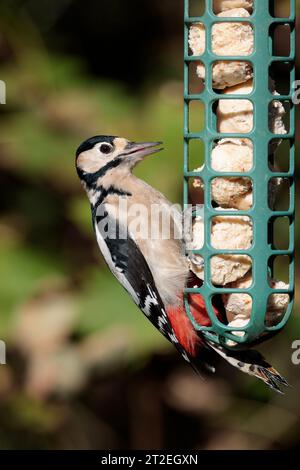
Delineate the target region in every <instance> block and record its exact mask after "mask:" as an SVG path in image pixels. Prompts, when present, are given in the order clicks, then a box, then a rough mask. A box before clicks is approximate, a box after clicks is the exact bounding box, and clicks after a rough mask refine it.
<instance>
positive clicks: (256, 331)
mask: <svg viewBox="0 0 300 470" xmlns="http://www.w3.org/2000/svg"><path fill="white" fill-rule="evenodd" d="M190 3H191V2H190V0H185V12H184V23H185V37H184V64H185V65H184V180H185V181H184V207H185V208H187V207H189V204H190V200H189V181H190V180H191V178H195V177H198V178H201V180H202V182H203V188H204V209H203V214H202V216H203V220H204V245H203V247H202V248H201V249H199V250H192V253H193V254H194V255H199V256H200V255H201V257H202V259H203V263H204V279H203V285H202V286H201V287H200V288H188V289H186V301H185V303H186V311H187V314H188V315H189V317H190V319H191V321H192V322H193V324H194V326H195V328H196V329H197V330H199V331H201V332H202V333H203V334H204V335H205V336H206V338H207V339H209V340H210V341H213V342H215V343H218V344H222V345H224V344H226V345H228V341H229V340H231V341H234V342H235V343H237V347H240V348H241V347H243V346H246V345H247V346H249V345H252V344H254V343H256V342H258V341H260V340H262V339H265V338H266V337H268V336H272V335H274V334H276V333H278V332H279V331H280V330H281V329H282V328H283V327H284V326H285V325H286V323H287V321H288V319H289V317H290V315H291V312H292V308H293V297H294V215H295V181H294V160H295V141H294V137H295V108H294V105H293V100H292V98H293V96H292V91H291V90H292V89H293V86H292V84H293V82H294V80H295V1H294V0H291V2H290V17H289V18H278V17H275V15H274V5H273V2H271V1H269V0H254V2H253V3H254V7H253V11H252V12H250V16H249V17H247V18H244V17H243V18H241V17H226V16H225V14H222V16H217V15H216V14H215V13H214V10H213V0H206V2H205V11H204V13H203V15H202V16H200V17H192V16H190ZM199 5H200V0H199ZM199 8H200V6H199ZM220 22H223V23H227V24H228V23H239V22H244V23H245V22H246V23H247V24H249V25H251V28H252V29H253V38H254V46H253V52H252V53H251V54H250V55H247V56H245V55H240V56H231V55H226V56H223V55H216V54H215V53H214V52H213V51H214V48H213V41H212V29H213V27H214V25H216V24H220ZM199 23H201V24H202V25H203V27H204V28H205V49H204V52H203V54H202V55H192V52H191V51H190V49H189V31H190V28H191V26H192V25H193V24H199ZM282 25H286V26H285V28H288V30H289V32H290V54H289V56H278V55H275V50H274V37H275V36H274V35H275V30H276V29H277V28H279V29H280V28H281V27H282ZM217 61H240V62H243V63H245V62H247V63H248V64H249V66H250V68H251V67H252V70H253V87H252V91H251V92H250V93H249V94H235V95H234V100H240V99H243V100H249V102H251V103H252V105H253V126H252V130H251V131H250V132H246V133H244V132H242V133H241V132H239V133H231V132H230V133H228V132H226V133H225V132H220V131H219V130H218V122H217V115H216V106H217V104H218V102H219V100H220V98H221V99H222V100H230V99H233V96H232V94H230V93H224V90H217V89H216V87H214V88H213V66H214V64H215V63H216V62H217ZM192 62H196V64H199V63H200V62H201V63H202V64H203V66H204V68H203V71H204V70H205V86H204V87H203V89H202V91H200V92H199V93H197V94H190V87H189V83H190V74H191V73H195V72H193V71H192V70H191V67H190V65H191V63H192ZM278 62H280V64H279V66H281V65H282V64H283V65H285V66H287V67H288V70H289V77H290V88H289V90H290V91H289V92H288V94H279V95H276V100H278V102H281V103H282V104H283V105H284V107H285V108H286V109H287V108H288V111H287V116H288V118H289V128H288V129H287V132H286V133H285V134H282V135H280V136H279V135H278V134H274V133H273V130H272V131H271V129H270V123H269V120H270V117H269V112H270V106H271V104H272V103H273V102H274V94H273V93H272V91H271V89H270V84H269V77H270V70H271V68H272V66H273V65H274V64H275V63H278ZM275 65H278V64H275ZM199 80H200V79H199ZM194 101H198V102H199V101H200V102H201V103H202V105H203V108H204V110H205V123H204V129H203V130H202V131H201V132H190V125H189V121H190V106H191V103H192V102H194ZM200 121H201V116H199V122H200ZM233 138H234V139H249V140H250V141H251V142H252V144H253V165H252V168H251V169H250V170H249V171H245V172H243V173H241V172H230V173H228V172H220V171H216V170H214V169H213V167H212V164H211V154H212V150H213V148H214V146H215V145H216V142H218V141H220V139H233ZM274 139H278V140H279V139H282V142H283V144H281V145H285V144H289V145H288V147H289V150H288V151H287V152H286V155H285V158H286V159H287V160H289V169H288V171H281V170H280V169H278V168H277V167H273V168H272V167H271V165H270V161H271V157H270V148H271V145H272V142H274ZM192 140H200V141H201V142H202V145H203V146H204V149H205V160H204V161H205V164H204V166H203V167H202V168H201V170H199V171H196V172H195V171H191V169H190V167H189V152H190V143H191V141H192ZM285 148H286V147H285ZM241 176H242V177H243V178H247V179H249V180H251V182H252V193H253V196H252V197H253V200H252V205H251V207H250V208H249V209H247V210H239V209H238V210H237V209H235V210H231V209H230V208H226V209H225V208H224V207H223V208H220V207H218V208H217V207H216V204H214V203H213V201H212V196H211V194H212V193H211V191H212V189H211V188H212V182H213V180H214V179H215V178H216V177H218V178H220V177H225V178H228V177H230V178H239V177H241ZM274 178H278V179H279V178H282V179H284V180H285V181H287V182H288V185H289V207H288V208H287V209H286V210H280V211H279V210H276V209H275V208H273V207H270V203H269V197H270V184H271V181H274ZM277 181H278V180H277ZM195 215H197V214H196V213H195ZM230 215H233V216H247V217H249V218H250V219H251V221H252V227H253V237H252V238H253V240H252V244H251V245H250V247H249V248H248V249H243V250H241V249H238V250H237V249H231V250H228V249H227V250H226V249H216V248H214V246H212V243H211V230H212V223H213V219H214V218H215V217H216V216H218V217H220V216H225V217H229V216H230ZM280 218H284V219H285V220H287V221H288V229H287V230H289V246H288V247H287V248H286V249H277V248H276V243H275V241H274V224H275V223H276V221H277V220H278V219H280ZM217 255H219V256H226V255H230V256H232V255H237V256H244V255H247V256H249V257H250V259H251V265H252V268H251V269H252V284H251V286H250V287H248V288H242V289H240V288H239V289H237V288H233V287H228V285H227V286H226V285H225V286H220V285H216V283H213V282H212V277H211V263H212V259H213V257H214V256H217ZM283 258H284V259H285V260H286V259H288V262H289V268H288V270H289V279H288V286H286V288H284V289H278V288H275V289H274V286H273V285H272V283H270V277H272V276H273V275H274V264H275V260H277V261H276V262H280V260H281V259H283ZM189 293H194V294H201V295H202V296H203V298H204V299H205V302H206V308H207V311H208V314H209V317H210V320H211V326H202V325H200V324H198V323H197V322H196V320H195V318H193V316H192V314H191V311H190V307H189V302H188V294H189ZM233 293H239V294H248V295H249V296H250V297H251V299H252V310H251V316H250V319H249V321H248V323H247V324H246V325H245V326H243V327H240V328H238V327H232V326H229V325H228V324H226V323H225V322H224V323H222V322H221V321H219V320H218V319H217V318H216V316H215V314H214V309H213V304H212V302H213V298H214V296H220V295H223V294H225V295H226V294H233ZM274 294H287V296H288V299H289V302H288V307H287V309H286V311H285V312H284V314H283V315H282V317H281V318H280V321H278V322H277V323H276V324H274V325H269V324H268V323H267V322H266V314H267V308H268V302H269V299H270V296H272V295H274ZM233 331H234V332H239V331H241V332H243V335H240V336H237V335H236V334H233Z"/></svg>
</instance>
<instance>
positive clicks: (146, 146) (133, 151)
mask: <svg viewBox="0 0 300 470" xmlns="http://www.w3.org/2000/svg"><path fill="white" fill-rule="evenodd" d="M160 145H162V142H140V143H138V142H128V144H127V145H126V147H125V149H124V152H123V155H124V156H126V157H129V158H130V160H132V161H135V162H136V161H139V160H141V159H142V158H144V157H146V156H147V155H151V154H153V153H157V152H160V151H161V150H163V148H162V147H159V146H160ZM158 147H159V148H158Z"/></svg>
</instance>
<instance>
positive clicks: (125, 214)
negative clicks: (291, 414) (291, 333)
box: [76, 136, 287, 391]
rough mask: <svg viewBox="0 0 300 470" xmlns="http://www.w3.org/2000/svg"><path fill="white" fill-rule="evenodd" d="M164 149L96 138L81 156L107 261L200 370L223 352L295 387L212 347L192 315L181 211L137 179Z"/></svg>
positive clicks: (259, 372) (198, 309)
mask: <svg viewBox="0 0 300 470" xmlns="http://www.w3.org/2000/svg"><path fill="white" fill-rule="evenodd" d="M158 145H160V143H159V142H146V143H140V144H138V143H135V142H130V141H128V140H126V139H123V138H118V137H113V136H95V137H92V138H90V139H88V140H86V141H85V142H83V143H82V144H81V145H80V147H79V148H78V150H77V152H76V168H77V173H78V176H79V178H80V180H81V182H82V185H83V187H84V189H85V190H86V192H87V195H88V198H89V201H90V204H91V209H92V217H93V226H94V230H95V233H96V238H97V242H98V245H99V248H100V250H101V252H102V254H103V257H104V259H105V261H106V263H107V265H108V267H109V269H110V270H111V272H112V273H113V274H114V276H115V277H116V278H117V279H118V281H119V282H120V283H121V285H122V286H123V287H124V288H125V289H126V290H127V292H128V293H129V294H130V296H131V297H132V299H133V300H134V302H135V303H136V305H137V306H138V307H139V308H140V310H141V311H142V312H143V313H144V314H145V316H146V317H147V318H148V319H149V320H150V321H151V323H152V324H153V325H154V326H155V327H156V328H157V329H158V330H159V331H160V332H161V333H162V334H163V335H164V336H165V337H166V338H167V339H168V340H169V341H171V342H172V343H173V344H174V346H175V347H176V349H177V350H178V351H179V352H180V353H181V355H182V357H183V358H184V359H185V360H186V361H188V362H189V363H191V365H192V366H193V367H194V369H196V370H199V368H201V367H202V366H207V367H208V368H209V369H213V368H212V367H211V366H210V365H209V363H210V358H209V357H208V356H210V354H211V353H212V352H213V351H215V352H216V353H218V354H219V355H220V356H222V357H223V358H224V359H226V360H227V361H228V362H229V363H230V364H232V365H233V366H235V367H237V368H238V369H239V370H241V371H242V372H245V373H248V374H250V375H254V376H256V377H257V378H259V379H261V380H263V381H264V382H265V383H266V384H267V385H268V386H270V387H271V388H273V389H274V390H276V391H280V389H279V386H278V385H287V382H286V381H285V379H284V378H283V377H281V375H280V374H279V373H278V372H277V371H276V370H275V369H273V368H272V367H271V366H270V365H269V364H268V363H267V362H266V361H265V360H264V358H263V357H262V356H261V355H260V354H259V353H257V352H256V351H250V352H249V351H243V352H241V353H240V352H238V351H237V352H234V353H232V352H231V351H230V350H227V349H225V348H224V347H221V346H220V347H219V346H218V347H217V346H216V345H214V344H211V343H209V342H206V341H205V339H204V338H203V337H202V336H201V335H200V334H199V332H197V331H196V330H195V329H194V327H193V324H192V323H191V321H190V320H189V318H188V316H187V315H186V312H185V308H184V303H183V298H184V289H185V287H186V285H187V283H188V281H189V276H190V272H189V268H188V262H187V259H186V256H185V250H184V243H183V240H182V238H178V237H177V236H175V233H176V229H177V228H178V227H177V226H178V220H181V213H179V212H178V210H174V207H173V206H172V204H171V203H170V202H169V201H168V200H167V199H166V198H165V197H164V196H163V195H162V194H161V193H159V192H158V191H157V190H155V189H154V188H152V187H151V186H149V185H148V184H146V183H145V182H144V181H141V180H140V179H138V178H136V177H135V176H134V175H133V174H132V170H133V168H134V166H135V165H136V164H137V163H138V162H139V161H140V160H142V159H143V158H144V157H145V156H147V155H150V154H153V153H156V152H157V151H158V150H160V149H158V148H157V146H158ZM136 205H139V206H141V207H144V208H146V211H145V212H143V213H142V216H141V225H143V227H148V226H149V227H148V228H149V232H148V234H149V236H148V237H144V236H142V235H141V233H140V232H139V230H137V229H136V226H135V225H134V224H132V222H134V219H135V217H136V213H135V208H136ZM153 206H158V207H159V209H160V210H161V212H162V215H163V216H165V217H167V218H169V223H170V234H169V237H167V238H164V237H157V238H156V237H152V236H151V234H152V233H153V232H152V229H154V233H156V232H157V230H156V229H157V227H153V223H154V224H157V220H155V221H153V220H152V210H151V209H152V207H153ZM151 224H152V226H151ZM107 226H109V227H112V228H113V229H114V230H113V233H110V232H107V230H106V228H107ZM160 230H161V229H160ZM189 300H190V309H191V312H192V314H193V316H194V318H195V320H196V321H198V323H200V324H202V325H207V324H208V323H207V322H208V321H209V317H208V314H207V311H206V305H205V301H204V300H203V298H202V296H201V295H199V294H191V295H190V299H189ZM215 313H216V315H217V317H218V318H219V316H221V315H222V313H221V312H220V311H218V309H216V308H215ZM204 358H205V359H204ZM206 361H208V364H205V362H206Z"/></svg>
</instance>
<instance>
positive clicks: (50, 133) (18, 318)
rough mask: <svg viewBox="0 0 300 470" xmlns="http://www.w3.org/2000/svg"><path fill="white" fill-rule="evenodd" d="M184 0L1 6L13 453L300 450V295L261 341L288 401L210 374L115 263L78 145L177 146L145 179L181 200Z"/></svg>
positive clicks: (4, 318)
mask: <svg viewBox="0 0 300 470" xmlns="http://www.w3.org/2000/svg"><path fill="white" fill-rule="evenodd" d="M182 3H183V2H182V1H181V0H143V1H142V2H141V1H138V0H130V1H128V2H126V1H124V0H110V1H109V0H86V1H85V2H82V1H81V0H77V1H75V0H74V1H73V0H60V1H56V0H52V1H51V2H49V1H46V0H27V1H25V0H24V1H17V0H11V1H9V0H2V2H1V6H0V63H1V74H0V78H1V79H2V80H4V81H5V82H6V85H7V104H6V105H3V106H1V107H0V135H1V137H0V168H1V174H0V190H1V197H0V210H1V221H0V241H1V243H0V260H1V263H0V278H1V283H0V338H1V339H3V340H5V341H6V343H7V354H8V357H7V365H5V366H4V365H2V366H0V448H2V449H7V448H9V449H16V448H24V449H32V448H33V449H101V448H102V449H116V448H128V449H137V448H140V449H143V448H156V449H162V448H175V449H176V448H180V449H183V448H186V449H291V448H296V447H297V446H298V445H299V443H300V405H299V384H300V382H299V367H300V366H295V365H293V364H292V362H291V354H292V349H291V346H292V342H293V341H294V340H295V339H300V322H299V316H298V313H299V300H298V299H296V309H295V314H294V317H293V319H292V320H291V322H290V324H289V325H288V327H287V329H286V330H285V332H284V333H282V334H281V335H279V336H278V337H277V338H275V339H274V340H272V341H271V342H269V343H267V344H265V345H264V346H263V347H262V348H261V350H263V351H264V352H265V353H266V355H267V356H268V358H269V359H270V361H272V362H274V364H275V365H276V367H277V368H278V369H279V370H280V371H281V372H282V373H283V374H284V375H285V376H287V379H288V381H289V382H290V383H291V384H292V387H291V388H290V389H289V390H288V391H287V393H286V395H285V396H283V397H281V396H277V395H274V393H272V392H271V391H269V390H267V389H266V387H264V385H263V384H260V383H258V382H256V381H255V380H254V379H252V378H250V377H246V376H244V375H242V374H240V373H239V372H238V371H235V370H233V369H232V368H231V367H230V366H227V365H226V364H224V363H221V362H220V363H219V362H217V373H216V375H215V377H208V378H207V379H206V380H201V379H200V378H199V377H197V376H196V375H195V374H194V373H193V371H191V370H189V368H188V367H186V366H185V364H183V363H182V360H181V359H180V357H179V356H178V354H177V353H176V352H175V351H174V350H173V348H172V347H171V346H169V345H168V344H167V343H166V341H165V340H164V339H163V338H162V337H161V336H160V335H159V333H158V332H156V331H155V330H154V328H153V327H152V326H151V325H150V324H148V322H147V321H145V319H144V318H143V316H142V315H141V314H139V312H138V311H137V309H136V307H135V306H134V305H133V303H132V302H131V301H130V299H129V298H128V296H127V294H126V293H125V292H123V290H122V289H121V288H120V286H119V285H118V284H117V282H116V281H115V280H114V279H113V278H112V276H111V275H110V273H109V272H108V270H107V268H106V267H105V265H104V262H103V260H102V258H101V256H100V254H99V252H98V248H97V246H96V242H95V240H94V235H93V232H92V227H91V221H90V211H89V205H88V202H87V200H86V196H85V195H84V194H83V191H82V189H81V187H80V184H79V181H78V179H77V176H76V174H75V169H74V152H75V149H76V147H77V146H78V145H79V143H80V142H81V141H82V140H83V139H85V138H87V137H89V136H91V135H94V134H96V133H97V134H98V133H102V134H116V135H120V136H124V137H128V138H129V139H132V140H164V142H165V148H166V151H165V152H164V154H161V155H160V157H159V160H157V159H156V160H155V159H149V160H147V161H145V162H144V163H143V164H142V165H141V167H140V168H138V170H137V174H138V175H140V176H141V177H143V178H145V179H146V180H147V181H148V182H149V183H151V184H153V185H154V186H155V187H157V188H158V189H160V190H161V191H163V192H164V193H165V194H166V195H167V196H168V197H169V198H170V199H171V200H173V201H174V202H180V201H181V198H182V132H183V131H182V123H183V113H182V49H183V48H182V43H183V35H182V30H183V27H182ZM287 3H288V2H285V1H283V0H281V1H280V4H279V8H280V9H281V11H283V10H282V9H284V8H285V5H286V4H287ZM297 3H298V2H297ZM195 5H196V2H195V4H194V7H195ZM196 7H197V5H196ZM200 7H201V1H200V0H199V8H200ZM298 7H299V4H298ZM287 47H288V46H287V43H286V42H285V41H281V43H280V48H281V50H282V51H286V50H287ZM298 65H299V64H298ZM277 81H278V86H280V85H282V84H284V83H285V82H286V77H285V76H284V74H283V72H281V75H280V76H279V75H278V77H277ZM199 119H202V118H199ZM199 157H200V156H199ZM298 176H299V164H297V177H298ZM282 197H284V196H282ZM281 235H282V237H283V238H284V237H285V234H284V233H283V234H281ZM297 237H298V240H299V225H297ZM298 281H299V272H297V285H298Z"/></svg>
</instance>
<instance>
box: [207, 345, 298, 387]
mask: <svg viewBox="0 0 300 470" xmlns="http://www.w3.org/2000/svg"><path fill="white" fill-rule="evenodd" d="M209 346H210V347H211V348H212V349H213V350H214V351H216V352H217V353H218V354H219V355H220V356H222V357H223V358H224V359H225V360H226V361H227V362H228V363H229V364H231V365H232V366H234V367H236V368H238V369H239V370H240V371H242V372H244V373H246V374H249V375H252V376H254V377H256V378H258V379H260V380H262V381H263V382H264V383H265V384H266V385H267V386H268V387H270V388H271V389H272V390H275V391H276V392H277V393H281V394H283V392H282V390H281V389H280V386H286V387H288V386H289V384H288V382H287V381H286V380H285V378H284V377H282V375H280V374H279V372H277V370H276V369H274V368H273V367H272V366H271V365H270V364H269V363H268V362H267V361H266V360H265V359H264V357H263V356H262V355H261V354H260V353H259V352H258V351H255V350H253V349H249V350H247V351H231V350H228V349H225V348H224V347H222V346H219V345H216V344H214V343H211V342H209Z"/></svg>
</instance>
